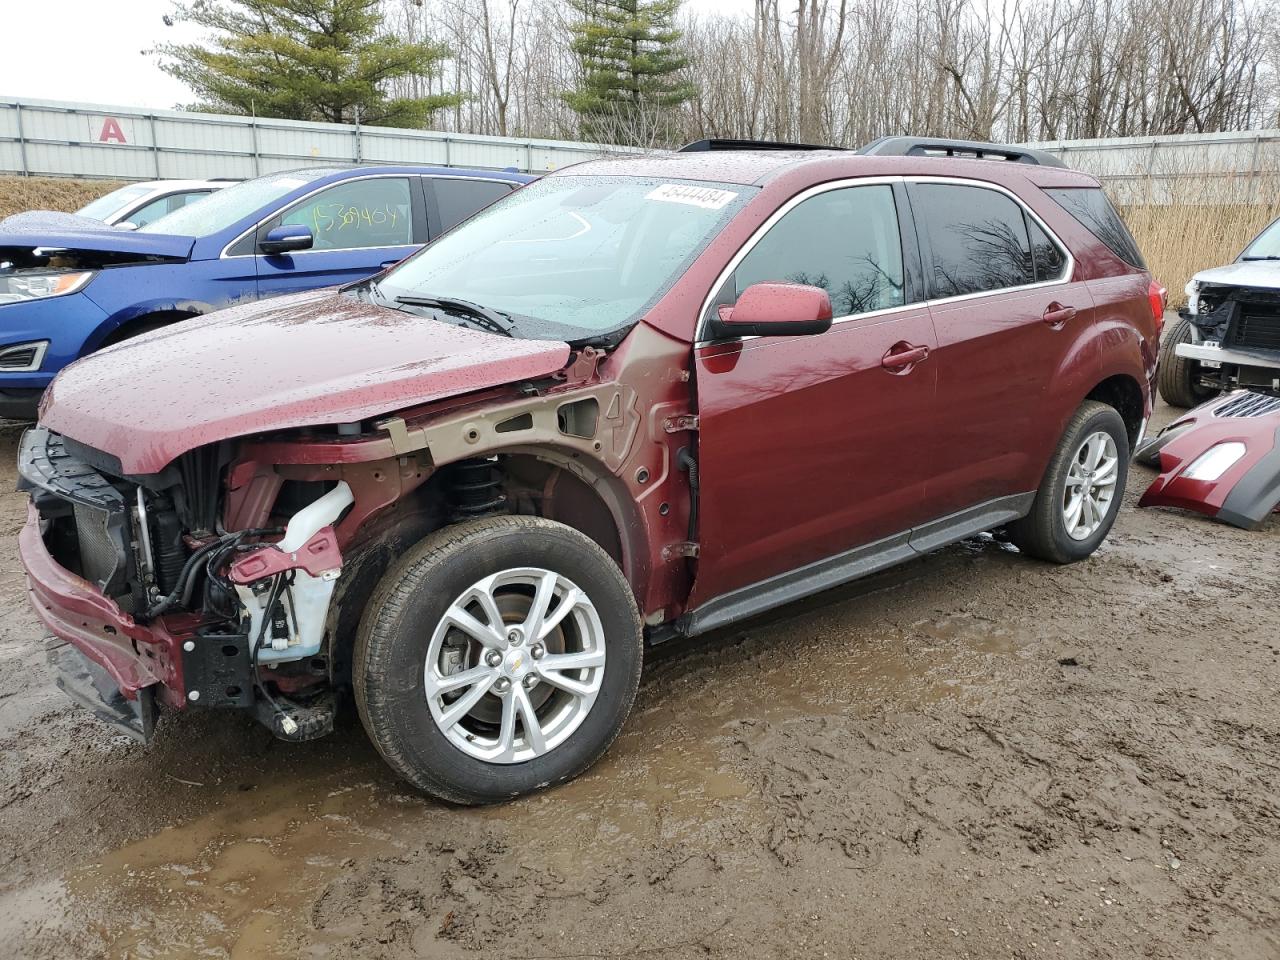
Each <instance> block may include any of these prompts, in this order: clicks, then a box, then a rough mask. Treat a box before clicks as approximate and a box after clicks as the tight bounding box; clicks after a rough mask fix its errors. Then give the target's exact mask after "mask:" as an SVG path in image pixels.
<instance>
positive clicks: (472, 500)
mask: <svg viewBox="0 0 1280 960" xmlns="http://www.w3.org/2000/svg"><path fill="white" fill-rule="evenodd" d="M450 489H451V492H452V494H453V507H454V510H456V511H457V513H458V514H459V516H463V517H483V516H485V515H487V514H490V513H493V512H494V511H496V510H497V509H498V508H499V507H501V506H502V505H503V504H504V503H505V502H506V499H507V498H506V496H505V495H504V494H503V492H502V473H501V471H499V469H498V465H497V464H496V463H494V462H493V461H492V460H461V461H459V462H458V463H456V464H454V466H453V475H452V477H451V487H450Z"/></svg>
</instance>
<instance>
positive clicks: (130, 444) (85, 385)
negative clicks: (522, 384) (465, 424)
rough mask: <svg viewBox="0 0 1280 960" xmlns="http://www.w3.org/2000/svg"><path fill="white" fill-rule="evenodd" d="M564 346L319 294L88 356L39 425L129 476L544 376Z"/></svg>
mask: <svg viewBox="0 0 1280 960" xmlns="http://www.w3.org/2000/svg"><path fill="white" fill-rule="evenodd" d="M568 359H569V345H568V344H566V343H559V342H555V341H547V340H515V339H511V338H509V337H504V336H499V335H497V334H490V333H484V332H481V331H478V330H473V329H468V328H466V327H459V326H455V325H453V324H451V323H442V322H440V321H437V320H431V319H428V318H425V317H421V316H416V315H414V314H411V313H405V312H402V311H399V310H390V309H387V308H385V307H377V306H373V305H370V304H366V303H361V302H360V301H357V300H355V299H353V298H351V297H348V296H341V295H339V294H337V293H336V292H335V291H333V290H320V291H313V292H311V293H305V294H300V295H297V296H290V297H281V298H279V299H276V300H268V301H265V302H260V303H249V304H243V305H241V306H237V307H232V308H230V309H227V310H221V311H219V312H217V313H215V314H211V315H210V316H208V317H200V318H198V319H194V320H188V321H185V322H183V323H179V324H177V325H175V326H172V327H168V328H166V329H163V330H158V331H156V332H155V333H152V334H148V335H146V336H143V337H139V338H137V339H135V340H130V341H128V342H126V343H122V344H120V345H119V346H115V347H111V348H108V349H106V350H102V351H99V352H98V353H95V354H92V355H91V356H89V357H86V358H85V359H83V360H80V361H78V362H77V363H74V364H72V365H71V366H69V367H67V368H66V369H65V370H64V371H63V372H62V373H61V374H59V376H58V377H57V378H56V379H55V380H54V381H53V384H52V386H50V387H49V389H48V390H47V391H46V392H45V396H44V401H43V403H42V406H41V416H40V422H41V424H42V425H44V426H46V427H48V428H49V429H51V430H54V431H57V432H58V433H62V434H65V435H66V436H69V437H71V438H72V439H75V440H78V441H80V442H81V443H84V444H87V445H88V446H91V447H94V448H95V449H98V450H101V451H103V452H104V453H109V454H111V455H112V456H115V457H117V458H119V460H120V464H121V467H122V469H123V471H124V472H125V473H127V474H146V473H155V472H157V471H159V470H161V469H163V468H164V467H165V466H166V465H167V464H168V463H170V462H171V461H172V460H173V459H174V458H175V457H177V456H179V455H180V454H183V453H185V452H186V451H188V450H193V449H195V448H196V447H200V446H203V445H205V444H207V443H213V442H215V441H218V440H224V439H228V438H230V437H239V436H246V435H248V434H254V433H263V432H266V431H271V430H282V429H285V428H289V427H304V426H319V425H323V424H332V423H350V422H353V421H356V420H367V419H369V418H371V417H376V416H380V415H383V414H387V413H391V412H393V411H395V410H398V409H403V408H405V407H409V406H413V405H415V404H420V403H426V402H429V401H431V400H439V399H441V398H444V397H451V396H455V395H457V394H460V393H467V392H470V391H473V390H482V389H484V388H486V387H493V386H498V385H500V384H503V383H511V382H514V381H518V380H525V379H529V378H531V377H540V376H546V375H547V374H549V373H553V372H555V371H556V370H559V369H560V368H561V367H563V366H564V365H565V363H566V362H568Z"/></svg>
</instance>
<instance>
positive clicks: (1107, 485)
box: [1008, 400, 1129, 563]
mask: <svg viewBox="0 0 1280 960" xmlns="http://www.w3.org/2000/svg"><path fill="white" fill-rule="evenodd" d="M1095 454H1096V459H1095ZM1128 477H1129V433H1128V431H1127V429H1126V428H1125V424H1124V420H1123V419H1121V417H1120V414H1119V413H1117V412H1116V409H1115V408H1114V407H1110V406H1107V405H1106V404H1105V403H1099V402H1098V401H1096V400H1086V401H1085V402H1084V403H1082V404H1081V405H1080V408H1079V409H1078V410H1077V411H1076V412H1075V414H1074V415H1073V416H1072V417H1071V420H1070V421H1069V422H1068V423H1067V429H1066V430H1065V431H1063V434H1062V439H1061V440H1060V441H1059V442H1058V449H1057V450H1056V451H1054V454H1053V459H1051V460H1050V461H1049V468H1048V469H1047V470H1046V471H1045V474H1044V479H1043V480H1041V481H1040V489H1039V490H1037V491H1036V498H1035V501H1034V503H1033V504H1032V506H1031V512H1030V513H1029V514H1027V516H1025V517H1023V518H1022V519H1021V520H1016V521H1014V522H1013V523H1011V524H1010V525H1009V528H1008V533H1009V539H1010V540H1012V541H1013V543H1014V545H1015V546H1017V547H1018V549H1019V550H1021V551H1022V552H1023V553H1025V554H1028V555H1029V556H1032V557H1037V558H1038V559H1040V560H1048V561H1050V562H1051V563H1075V562H1076V561H1077V560H1083V559H1084V558H1085V557H1087V556H1089V555H1090V554H1092V553H1093V551H1095V550H1096V549H1098V545H1099V544H1100V543H1102V541H1103V540H1105V539H1106V537H1107V534H1108V533H1110V532H1111V525H1112V524H1113V523H1115V519H1116V514H1117V513H1119V511H1120V501H1121V500H1123V499H1124V487H1125V482H1126V481H1127V480H1128ZM1077 498H1079V499H1077ZM1077 504H1078V505H1079V509H1078V511H1076V510H1074V509H1073V508H1075V507H1076V505H1077Z"/></svg>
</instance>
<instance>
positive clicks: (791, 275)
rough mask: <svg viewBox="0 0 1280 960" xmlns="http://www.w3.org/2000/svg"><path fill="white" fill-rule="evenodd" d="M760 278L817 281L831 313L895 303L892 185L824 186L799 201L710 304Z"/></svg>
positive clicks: (897, 257) (898, 273)
mask: <svg viewBox="0 0 1280 960" xmlns="http://www.w3.org/2000/svg"><path fill="white" fill-rule="evenodd" d="M765 281H775V282H786V283H804V284H809V285H810V286H815V287H822V288H823V289H824V290H826V291H827V294H828V295H829V296H830V297H831V310H832V312H833V313H834V314H835V316H837V317H847V316H853V315H855V314H859V313H869V312H870V311H872V310H885V309H888V308H889V307H899V306H902V305H903V303H904V302H905V297H904V295H903V273H902V237H901V234H900V232H899V230H898V213H897V207H896V205H895V204H894V200H893V188H892V187H891V186H888V185H884V184H876V185H871V186H865V187H844V188H841V189H838V190H827V191H825V192H823V193H819V194H816V195H815V196H812V197H809V198H808V199H807V200H803V201H801V202H800V203H799V204H797V205H796V206H795V207H793V208H792V209H791V210H789V211H788V212H787V213H786V214H785V215H784V216H783V217H782V219H781V220H779V221H778V222H777V223H775V224H774V225H773V226H772V227H770V228H769V232H768V233H766V234H765V235H764V236H763V237H762V238H761V239H760V241H759V242H758V243H756V245H755V246H754V247H752V248H751V251H750V252H749V253H748V254H747V255H746V256H745V257H744V258H743V259H742V262H741V263H739V264H738V266H737V268H736V269H735V270H734V271H733V276H731V277H730V278H729V281H728V283H727V284H726V285H725V289H723V290H721V291H720V294H719V296H717V298H716V303H715V306H720V305H724V304H732V303H735V302H736V301H737V299H738V297H739V296H740V295H741V294H742V291H743V290H745V289H746V288H747V287H749V286H751V284H753V283H761V282H765Z"/></svg>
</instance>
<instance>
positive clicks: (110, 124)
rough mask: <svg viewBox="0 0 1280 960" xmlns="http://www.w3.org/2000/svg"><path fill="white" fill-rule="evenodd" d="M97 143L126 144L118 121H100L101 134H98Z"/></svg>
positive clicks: (114, 119)
mask: <svg viewBox="0 0 1280 960" xmlns="http://www.w3.org/2000/svg"><path fill="white" fill-rule="evenodd" d="M98 142H99V143H128V142H129V141H128V140H126V139H125V136H124V131H123V130H121V129H120V121H119V120H117V119H116V118H115V117H107V118H106V119H105V120H103V121H102V133H100V134H98Z"/></svg>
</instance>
